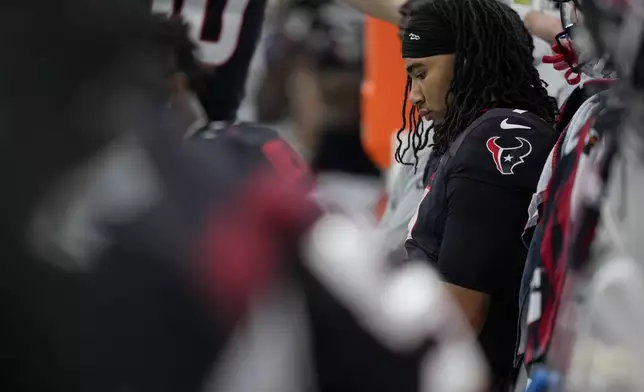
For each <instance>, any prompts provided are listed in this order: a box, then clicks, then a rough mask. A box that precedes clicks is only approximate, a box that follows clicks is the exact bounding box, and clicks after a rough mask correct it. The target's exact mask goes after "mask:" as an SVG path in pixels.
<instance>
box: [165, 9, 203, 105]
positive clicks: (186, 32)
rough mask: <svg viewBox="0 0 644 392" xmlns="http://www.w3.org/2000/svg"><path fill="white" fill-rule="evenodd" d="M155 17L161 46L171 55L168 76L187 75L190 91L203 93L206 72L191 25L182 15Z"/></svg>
mask: <svg viewBox="0 0 644 392" xmlns="http://www.w3.org/2000/svg"><path fill="white" fill-rule="evenodd" d="M154 17H155V19H156V22H157V28H158V30H157V38H158V40H159V44H160V45H161V46H162V47H163V48H165V50H166V51H168V53H169V56H168V58H169V64H168V71H167V72H168V74H174V73H176V72H181V73H183V74H185V75H186V77H187V78H188V83H189V85H190V89H191V90H192V91H194V92H196V93H200V92H202V90H203V87H204V80H203V78H204V76H205V72H206V70H205V67H204V66H203V65H202V63H201V61H200V60H199V56H198V54H199V50H198V46H197V44H196V43H195V42H194V41H193V40H192V39H191V38H190V25H189V24H188V22H186V21H185V20H184V19H183V18H182V17H181V16H180V15H170V16H168V15H166V14H161V13H157V14H154Z"/></svg>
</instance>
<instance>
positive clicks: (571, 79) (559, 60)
mask: <svg viewBox="0 0 644 392" xmlns="http://www.w3.org/2000/svg"><path fill="white" fill-rule="evenodd" d="M552 51H553V52H554V53H555V54H553V55H551V56H543V58H542V59H541V61H543V62H544V63H546V64H552V66H553V68H554V69H556V70H557V71H566V72H565V74H564V77H565V78H566V82H568V84H570V85H572V86H574V85H576V84H579V82H581V75H580V74H579V72H578V71H576V70H575V69H576V68H577V66H578V61H579V60H578V58H577V55H576V54H575V51H574V50H573V49H572V45H571V44H570V41H568V40H562V41H561V45H559V44H554V45H552ZM570 63H572V64H573V68H571V67H570Z"/></svg>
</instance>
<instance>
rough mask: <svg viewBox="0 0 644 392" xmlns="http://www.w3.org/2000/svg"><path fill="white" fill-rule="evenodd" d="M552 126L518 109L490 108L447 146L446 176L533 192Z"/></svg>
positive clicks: (550, 143)
mask: <svg viewBox="0 0 644 392" xmlns="http://www.w3.org/2000/svg"><path fill="white" fill-rule="evenodd" d="M556 140H557V132H556V131H555V130H554V128H553V127H552V126H551V125H549V124H547V123H546V122H545V121H543V120H542V119H541V118H539V117H538V116H536V115H535V114H533V113H530V112H528V111H525V110H520V109H492V110H489V111H487V112H486V113H484V114H483V115H482V116H481V117H479V118H478V119H477V120H475V121H474V122H473V123H472V124H471V125H470V126H469V127H468V129H467V130H466V131H465V132H464V137H463V138H462V140H461V141H460V144H459V145H457V146H454V147H455V149H454V150H451V149H450V155H451V156H452V159H451V160H450V163H449V169H448V173H449V176H448V178H459V177H460V178H469V179H472V180H476V181H481V182H485V183H489V184H491V185H495V186H502V187H505V188H508V189H514V190H517V191H528V192H534V190H535V188H536V185H537V182H538V180H539V175H540V174H541V170H542V168H543V164H544V162H545V161H546V159H547V157H548V154H549V153H550V150H551V149H552V147H553V146H554V144H555V142H556Z"/></svg>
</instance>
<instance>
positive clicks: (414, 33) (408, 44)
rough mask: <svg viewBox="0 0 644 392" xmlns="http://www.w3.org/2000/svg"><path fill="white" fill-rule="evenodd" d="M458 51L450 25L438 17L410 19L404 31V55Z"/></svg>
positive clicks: (418, 56)
mask: <svg viewBox="0 0 644 392" xmlns="http://www.w3.org/2000/svg"><path fill="white" fill-rule="evenodd" d="M455 51H456V37H455V35H454V33H453V32H452V31H451V29H450V28H449V26H447V25H446V24H445V23H442V22H440V21H438V20H437V19H425V20H421V21H416V20H414V19H410V20H409V21H408V23H407V27H406V28H405V29H404V30H403V32H402V57H403V58H411V59H417V58H422V57H430V56H436V55H439V54H450V53H454V52H455Z"/></svg>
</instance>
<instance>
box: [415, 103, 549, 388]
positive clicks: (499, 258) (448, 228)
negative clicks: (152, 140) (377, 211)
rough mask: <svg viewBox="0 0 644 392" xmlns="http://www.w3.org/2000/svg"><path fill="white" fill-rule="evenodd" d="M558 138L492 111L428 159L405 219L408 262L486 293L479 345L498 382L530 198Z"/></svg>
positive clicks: (509, 113) (503, 372) (532, 119)
mask: <svg viewBox="0 0 644 392" xmlns="http://www.w3.org/2000/svg"><path fill="white" fill-rule="evenodd" d="M555 141H556V132H555V130H554V129H553V128H552V127H551V126H549V125H548V124H546V123H545V122H544V121H542V120H541V119H540V118H538V117H537V116H535V115H534V114H531V113H529V112H526V111H525V110H518V109H515V110H512V109H492V110H489V111H487V112H486V113H484V114H483V115H481V116H480V117H479V118H478V119H477V120H475V121H474V122H473V123H472V124H471V125H470V126H469V127H468V128H467V129H466V130H465V131H464V132H463V133H462V134H461V135H460V136H459V137H458V138H457V139H456V140H455V141H454V142H453V143H452V144H451V146H450V148H449V150H448V151H447V153H445V154H444V155H442V156H439V157H432V159H430V162H429V165H430V168H429V171H428V173H429V178H428V179H427V183H426V189H425V195H424V196H423V199H422V201H421V203H420V206H419V208H418V212H417V215H416V217H415V218H414V219H412V221H411V222H410V233H409V236H408V240H407V242H406V249H407V253H408V257H409V258H410V259H417V260H426V261H427V262H429V263H431V264H432V265H434V266H435V267H436V268H437V269H438V270H439V272H440V273H441V275H442V278H443V279H444V280H445V281H446V282H448V283H451V284H454V285H457V286H461V287H464V288H467V289H471V290H474V291H478V292H482V293H485V294H488V295H489V296H490V297H491V304H490V308H489V311H488V316H487V320H486V323H485V325H484V327H483V329H482V331H481V333H480V335H479V341H480V343H481V346H482V348H483V351H484V352H485V354H486V356H487V359H488V361H489V362H490V365H491V368H492V371H493V373H494V378H495V380H494V381H495V384H497V385H498V384H499V383H502V382H504V379H505V378H506V377H508V373H509V371H510V369H511V368H512V358H513V347H514V343H515V338H516V322H517V316H518V294H519V285H520V283H521V273H522V270H523V265H524V262H525V258H526V248H525V246H524V245H523V243H522V240H521V234H522V232H523V228H524V226H525V223H526V220H527V217H528V216H527V209H528V205H529V203H530V198H531V196H532V194H533V192H534V191H535V189H536V186H537V181H538V179H539V175H540V173H541V169H542V167H543V164H544V162H545V161H546V158H547V156H548V153H549V152H550V150H551V148H552V146H553V144H554V143H555Z"/></svg>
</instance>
